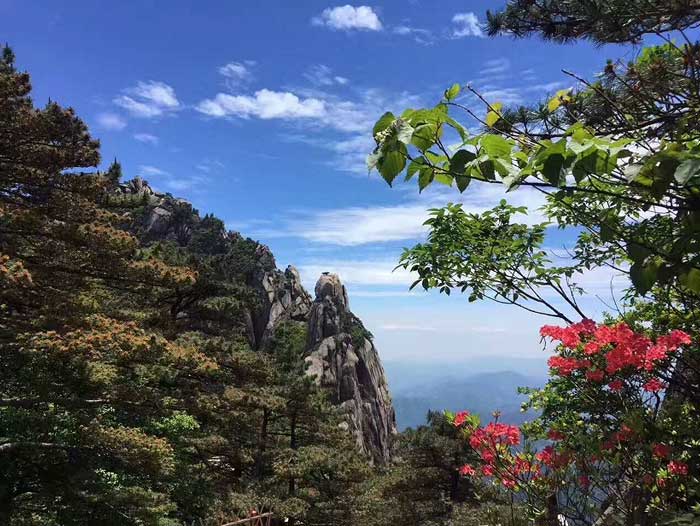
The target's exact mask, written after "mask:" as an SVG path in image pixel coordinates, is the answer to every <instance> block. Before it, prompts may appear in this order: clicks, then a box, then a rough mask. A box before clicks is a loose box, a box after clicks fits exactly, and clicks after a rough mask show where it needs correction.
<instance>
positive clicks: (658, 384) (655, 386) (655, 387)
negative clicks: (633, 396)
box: [642, 378, 666, 393]
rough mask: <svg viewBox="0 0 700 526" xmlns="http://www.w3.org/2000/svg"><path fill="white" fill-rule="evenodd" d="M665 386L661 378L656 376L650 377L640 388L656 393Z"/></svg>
mask: <svg viewBox="0 0 700 526" xmlns="http://www.w3.org/2000/svg"><path fill="white" fill-rule="evenodd" d="M665 388H666V384H664V383H663V382H662V381H661V380H659V379H658V378H652V379H651V380H649V381H648V382H646V383H645V384H644V385H643V386H642V389H644V390H645V391H648V392H650V393H658V392H659V391H661V390H662V389H665Z"/></svg>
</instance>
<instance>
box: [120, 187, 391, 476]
mask: <svg viewBox="0 0 700 526" xmlns="http://www.w3.org/2000/svg"><path fill="white" fill-rule="evenodd" d="M115 194H116V195H119V196H122V197H124V198H127V199H129V200H131V201H134V202H136V203H139V204H140V205H141V206H142V207H143V209H142V213H141V214H140V215H139V216H138V221H137V224H135V225H134V228H135V231H136V232H137V233H138V235H139V237H141V239H143V240H144V241H145V242H147V243H148V242H150V241H159V240H168V241H173V242H176V243H178V244H180V245H181V246H188V244H189V243H190V240H191V237H192V232H193V231H195V230H196V229H197V228H198V225H201V224H202V221H206V218H204V219H202V218H200V216H199V213H198V212H197V211H196V210H195V209H194V208H192V205H190V204H189V203H188V202H187V201H184V200H182V199H177V198H175V197H173V196H171V195H170V194H161V193H158V192H155V191H154V190H153V189H152V188H151V187H150V186H149V185H148V183H147V182H146V181H144V180H143V179H140V178H136V179H133V180H131V181H129V182H127V183H125V184H120V185H118V187H117V188H116V190H115ZM222 225H223V224H222ZM222 228H223V227H222ZM219 237H220V239H218V238H217V239H218V241H217V244H220V245H221V252H219V253H226V252H227V251H228V250H229V249H230V247H231V246H232V245H234V244H235V243H237V242H241V241H243V238H242V236H241V235H240V234H238V233H235V232H225V231H223V230H222V232H221V234H220V236H219ZM245 242H246V243H249V244H250V245H252V246H253V247H254V253H253V254H252V260H253V262H252V264H251V266H250V268H249V269H248V270H247V271H246V278H245V279H246V284H247V285H248V287H250V289H251V290H252V291H253V292H254V294H255V296H256V302H255V306H254V307H251V308H250V310H248V311H246V312H245V314H244V316H245V320H244V321H245V324H246V326H247V329H248V338H249V340H250V345H251V346H252V347H253V348H254V349H262V348H264V346H265V344H266V343H267V342H268V341H269V340H270V338H271V337H272V335H273V334H274V331H275V329H276V328H277V327H279V326H280V324H282V323H285V322H296V323H301V324H305V325H307V328H308V342H307V349H306V363H307V374H309V375H311V376H313V377H314V378H315V379H316V382H318V384H319V385H320V386H321V387H323V388H324V389H327V390H328V391H329V392H330V394H331V397H332V399H333V401H334V402H335V403H336V404H337V405H338V406H339V407H341V408H342V410H343V412H344V413H345V415H346V426H347V428H348V430H349V432H351V433H352V436H353V437H354V439H355V441H356V443H357V446H358V449H359V450H360V451H362V452H363V453H365V454H366V455H367V456H368V457H369V458H371V459H372V460H373V461H374V462H376V463H384V462H386V461H387V460H388V459H389V456H390V441H391V437H392V435H393V434H394V433H396V422H395V415H394V408H393V406H392V402H391V397H390V395H389V388H388V385H387V380H386V376H385V374H384V369H383V368H382V364H381V361H380V359H379V354H378V352H377V349H376V348H375V346H374V343H373V342H372V335H371V334H370V333H369V331H367V330H366V329H365V327H364V326H363V324H362V322H361V321H360V320H359V319H358V318H357V317H356V316H355V315H354V314H352V312H351V311H350V304H349V300H348V294H347V291H346V289H345V287H344V286H343V284H342V283H341V281H340V279H339V278H338V276H336V275H335V274H329V273H324V274H323V275H321V277H320V278H319V280H318V283H317V284H316V287H315V296H316V297H315V299H314V300H312V298H311V296H310V295H309V293H308V292H307V291H306V290H305V289H304V287H303V286H302V283H301V278H300V276H299V272H298V271H297V270H296V269H295V268H294V267H293V266H291V265H290V266H289V267H287V269H286V270H284V271H282V270H280V269H278V268H277V265H276V263H275V258H274V256H273V255H272V252H271V251H270V249H269V248H268V247H267V246H265V245H263V244H260V243H256V242H254V241H252V240H245Z"/></svg>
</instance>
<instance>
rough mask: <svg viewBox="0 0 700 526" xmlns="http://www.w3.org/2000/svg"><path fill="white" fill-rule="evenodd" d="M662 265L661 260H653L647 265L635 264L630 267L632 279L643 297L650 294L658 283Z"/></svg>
mask: <svg viewBox="0 0 700 526" xmlns="http://www.w3.org/2000/svg"><path fill="white" fill-rule="evenodd" d="M661 263H662V262H661V259H660V258H652V259H651V260H650V261H649V262H648V263H646V264H642V263H635V264H634V265H632V266H631V267H630V279H631V280H632V284H633V285H634V288H635V289H637V292H639V293H640V294H641V295H644V294H646V293H647V292H649V290H651V288H652V287H653V286H654V283H656V280H657V278H658V274H659V268H660V267H661Z"/></svg>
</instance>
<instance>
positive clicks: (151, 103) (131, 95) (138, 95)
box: [113, 80, 180, 118]
mask: <svg viewBox="0 0 700 526" xmlns="http://www.w3.org/2000/svg"><path fill="white" fill-rule="evenodd" d="M113 102H114V104H116V105H117V106H120V107H122V108H124V109H125V110H127V111H128V112H129V113H131V115H133V116H134V117H141V118H152V117H160V116H161V115H163V114H165V113H168V112H173V111H176V110H178V109H179V108H180V101H178V100H177V96H176V95H175V90H174V89H173V88H172V87H171V86H169V85H168V84H165V83H164V82H157V81H155V80H150V81H148V82H142V81H139V82H138V83H137V84H136V86H135V87H133V88H128V89H125V90H124V95H120V96H118V97H116V98H115V99H114V100H113Z"/></svg>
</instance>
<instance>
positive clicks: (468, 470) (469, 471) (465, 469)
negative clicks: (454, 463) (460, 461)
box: [459, 464, 476, 477]
mask: <svg viewBox="0 0 700 526" xmlns="http://www.w3.org/2000/svg"><path fill="white" fill-rule="evenodd" d="M459 474H460V475H462V476H469V477H473V476H474V475H476V470H475V469H474V467H473V466H470V465H469V464H464V466H462V467H461V468H459Z"/></svg>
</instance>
